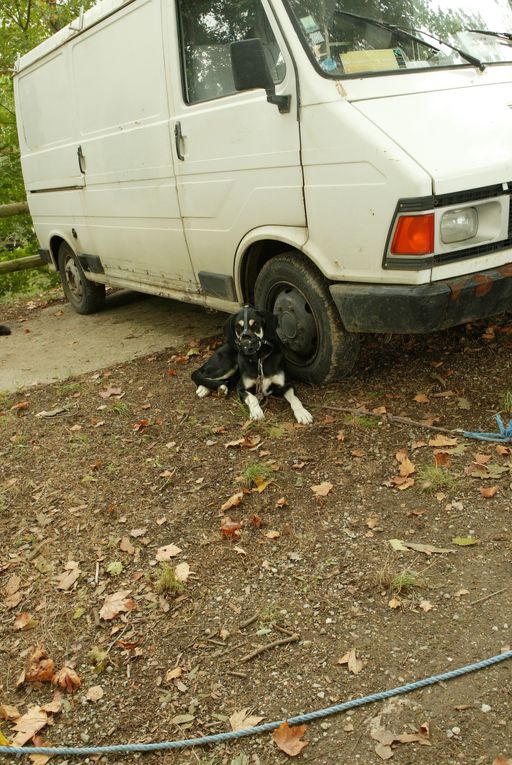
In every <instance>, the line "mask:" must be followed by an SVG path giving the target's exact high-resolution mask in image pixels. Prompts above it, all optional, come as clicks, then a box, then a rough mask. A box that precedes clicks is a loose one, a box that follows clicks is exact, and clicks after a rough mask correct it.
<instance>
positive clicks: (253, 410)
mask: <svg viewBox="0 0 512 765" xmlns="http://www.w3.org/2000/svg"><path fill="white" fill-rule="evenodd" d="M249 414H250V417H251V420H264V419H265V415H264V414H263V409H262V408H261V406H260V405H259V404H253V405H252V406H250V407H249Z"/></svg>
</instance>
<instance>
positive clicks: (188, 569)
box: [0, 306, 512, 765]
mask: <svg viewBox="0 0 512 765" xmlns="http://www.w3.org/2000/svg"><path fill="white" fill-rule="evenodd" d="M23 310H24V309H23V306H17V307H16V315H17V316H18V318H20V317H22V316H23ZM0 342H1V343H13V342H14V343H15V342H16V337H15V336H11V337H8V338H0ZM214 342H215V341H214V339H212V338H208V337H202V336H198V337H197V338H196V340H195V342H193V343H187V345H186V346H176V347H169V348H167V349H166V350H165V351H159V352H156V353H152V354H151V355H149V356H146V357H143V358H137V359H135V360H133V361H131V362H128V363H123V364H119V365H110V366H109V367H108V368H106V369H103V370H101V371H97V372H95V373H87V374H85V375H82V376H80V377H76V378H72V379H69V380H66V381H65V382H56V383H53V384H46V385H42V386H39V387H35V388H31V389H29V390H26V391H25V392H23V391H19V392H17V393H11V394H5V395H4V396H3V397H2V399H1V401H0V460H1V463H0V539H1V540H2V555H1V557H0V654H1V656H0V661H1V667H2V671H1V673H0V705H4V706H3V707H2V706H0V717H1V716H3V717H7V718H11V720H9V719H6V720H4V721H2V720H0V730H1V732H2V734H3V735H4V736H5V737H6V738H7V740H8V741H12V740H13V739H14V737H15V735H16V731H15V728H14V723H15V721H16V719H18V720H19V719H20V717H21V719H23V717H24V715H25V714H26V713H27V711H28V710H29V709H30V708H31V707H36V708H37V709H38V713H39V715H42V721H43V724H44V722H45V721H46V723H47V724H46V725H45V727H42V729H41V731H40V736H41V739H36V740H37V741H40V740H43V741H44V742H47V743H48V744H50V745H54V746H55V745H70V746H71V745H72V746H83V745H84V744H87V745H102V744H112V743H126V742H152V741H165V740H175V739H180V738H191V737H195V736H199V735H205V734H210V733H215V732H221V731H226V730H230V729H231V727H232V724H233V725H234V724H235V721H234V719H233V718H232V715H233V714H234V713H244V712H245V713H246V714H248V715H251V716H255V717H257V718H263V721H264V722H271V721H273V720H279V719H284V718H287V717H291V716H294V715H297V714H300V713H302V712H306V711H311V710H315V709H321V708H324V707H328V706H330V705H332V704H336V703H339V702H342V701H346V700H348V699H351V698H356V697H359V696H364V695H367V694H370V693H374V692H377V691H381V690H385V689H388V688H392V687H395V686H398V685H401V684H403V683H408V682H412V681H414V680H417V679H420V678H424V677H428V676H430V675H433V674H438V673H441V672H444V671H447V670H449V669H453V668H456V667H460V666H463V665H466V664H469V663H472V662H475V661H478V660H480V659H483V658H487V657H490V656H494V655H497V654H499V653H500V652H501V651H503V650H510V644H511V642H512V640H511V626H512V608H511V602H512V598H511V585H512V580H511V558H512V555H511V551H512V535H511V528H512V483H511V482H512V475H511V472H512V444H511V445H509V446H506V445H502V444H496V443H484V442H479V441H475V440H470V439H467V438H464V437H462V436H461V435H460V434H455V435H454V434H450V433H446V434H443V433H441V432H440V431H436V430H433V429H431V428H432V427H440V428H446V429H447V430H451V429H458V428H460V429H464V430H472V431H474V430H479V431H480V430H485V431H496V429H497V426H496V422H495V414H496V413H498V412H501V413H502V416H503V419H504V420H505V421H506V423H508V421H509V419H510V417H511V416H512V414H511V412H510V409H511V408H512V383H511V380H512V356H511V349H512V319H511V317H510V316H509V317H502V318H501V319H498V320H496V321H493V322H490V323H485V324H475V325H468V326H467V327H463V328H459V329H455V330H451V331H448V332H444V333H439V334H437V335H434V336H430V337H428V338H411V337H403V338H399V337H395V338H392V339H391V340H389V341H388V342H384V341H383V340H382V339H379V338H374V337H370V338H368V339H367V341H366V343H365V346H364V348H363V352H362V354H361V358H360V362H359V365H358V368H357V370H356V372H355V373H354V375H353V376H352V377H351V378H350V379H348V380H345V381H343V382H341V383H338V384H331V385H325V386H317V387H307V386H304V385H302V386H299V388H298V392H299V395H300V398H301V400H302V401H303V403H304V405H305V406H306V407H307V408H308V409H309V410H310V411H311V412H312V413H313V415H314V423H313V424H312V425H311V426H299V425H296V424H294V422H293V418H292V416H291V411H290V409H289V408H288V406H287V405H286V403H285V402H283V401H279V400H276V399H273V400H271V401H269V402H268V403H267V406H266V409H265V413H266V419H265V420H263V421H261V422H258V423H256V424H255V423H249V422H248V421H247V414H246V412H245V411H244V409H243V408H242V407H241V405H240V404H239V403H238V402H237V401H236V399H235V397H233V396H231V397H230V398H228V399H227V400H224V399H219V398H215V397H210V398H208V399H203V400H199V399H197V397H196V396H195V395H194V386H193V384H192V383H191V381H190V372H191V371H192V369H193V368H195V366H196V365H197V364H199V362H200V361H201V359H202V358H204V357H205V355H206V354H207V353H209V350H210V348H211V347H212V346H213V345H214ZM198 352H199V355H197V353H198ZM347 410H350V411H347ZM368 412H369V414H368ZM393 416H394V417H401V418H405V419H406V420H409V421H411V422H407V421H406V422H403V421H400V420H394V419H393ZM431 442H433V443H431ZM225 503H228V505H229V504H230V503H231V504H232V505H233V506H232V507H231V508H229V507H226V508H225V509H222V508H223V505H225ZM237 503H238V504H237ZM226 517H229V519H230V521H228V520H226ZM391 540H395V541H394V542H393V544H391V542H390V541H391ZM396 540H400V541H401V543H402V544H400V543H399V542H397V541H396ZM454 540H455V541H454ZM410 543H412V544H415V545H418V544H419V545H426V546H427V547H424V548H421V547H420V548H416V549H415V548H410V547H407V546H406V545H407V544H410ZM396 548H399V549H396ZM432 548H434V549H432ZM113 595H116V597H115V598H112V597H109V596H113ZM277 641H280V642H279V643H277ZM274 643H277V644H275V645H272V644H274ZM35 647H39V648H40V649H41V650H40V652H39V654H36V655H34V649H35ZM258 648H264V649H265V650H263V651H262V652H260V653H258V654H257V655H255V650H256V649H258ZM43 650H44V651H45V652H46V653H42V651H43ZM50 659H51V660H52V661H53V663H54V665H53V667H52V665H51V664H49V663H48V662H49V661H50ZM63 665H64V666H67V669H64V671H61V668H62V667H63ZM45 670H46V675H45ZM23 672H24V675H23ZM511 673H512V662H510V661H506V662H503V663H501V664H499V665H497V666H495V667H493V668H490V669H486V670H483V671H480V672H477V673H472V674H469V675H466V676H464V677H463V678H459V679H456V680H451V681H449V682H446V683H443V684H440V685H436V686H433V687H430V688H426V689H423V690H418V691H414V692H412V693H410V694H408V695H406V696H402V697H399V698H396V699H392V700H389V701H387V702H377V703H373V704H371V705H367V706H363V707H361V708H359V709H356V710H353V711H351V712H347V713H344V714H337V715H333V716H330V717H327V718H325V719H324V720H323V721H319V722H315V723H311V724H309V725H308V726H307V728H306V730H305V733H304V736H303V739H302V740H305V741H308V742H309V743H308V745H307V746H306V747H305V748H304V749H303V750H302V752H301V753H300V754H298V755H297V756H296V758H295V759H296V761H297V762H304V763H306V762H314V763H315V765H322V764H324V765H331V764H334V763H343V764H345V763H346V764H349V763H350V764H352V763H359V764H360V765H371V764H373V763H379V762H381V761H382V760H383V759H389V758H390V757H392V758H393V760H394V762H396V763H397V764H398V763H399V764H400V765H409V764H412V763H415V765H417V763H422V764H423V763H424V765H434V763H435V764H436V765H439V764H441V765H454V764H455V763H461V764H465V765H484V764H485V765H487V764H488V765H492V763H493V761H494V760H495V758H497V757H499V756H502V757H503V758H511V757H512V743H511V734H510V731H511V729H512V727H511V726H512V691H511V688H512V684H511ZM45 677H46V678H47V679H50V678H52V677H53V679H54V682H56V683H57V687H58V682H59V681H60V682H61V683H62V685H64V686H65V688H66V687H67V690H66V689H65V690H63V691H62V694H63V695H62V698H59V697H57V699H56V700H55V702H54V704H53V705H52V706H50V707H48V708H47V710H44V709H42V708H43V707H44V706H46V705H48V704H49V703H50V702H52V699H54V692H55V686H54V685H52V684H51V682H43V680H44V678H45ZM78 683H80V686H79V687H77V686H78ZM73 690H74V692H72V691H73ZM5 705H8V706H5ZM12 706H14V707H16V708H17V712H15V711H13V710H12V709H11V708H10V707H12ZM49 710H51V711H49ZM32 714H33V713H32ZM16 715H19V716H20V717H18V718H16ZM45 716H46V717H45ZM243 717H244V715H243V714H242V718H243ZM230 718H231V721H230ZM17 727H18V728H20V727H23V725H20V724H19V723H18V726H17ZM403 734H408V735H406V736H405V738H404V737H403ZM18 735H19V736H22V734H21V733H19V734H18ZM400 736H402V741H400V738H399V737H400ZM17 740H18V741H20V738H18V739H17ZM27 743H30V740H29V741H28V742H27ZM0 757H1V756H0ZM135 758H140V756H133V755H123V756H110V757H109V758H108V759H107V758H102V759H101V760H99V761H100V762H105V763H106V762H109V763H126V762H131V761H132V760H133V759H135ZM140 759H142V760H143V761H144V762H145V763H148V765H152V764H153V763H157V762H158V763H167V764H168V765H177V764H178V763H179V765H188V763H200V764H201V765H221V764H222V765H258V763H259V764H260V765H272V764H273V763H276V764H277V765H279V763H284V762H286V761H288V760H289V759H290V757H289V756H288V755H287V754H285V753H283V752H282V751H281V750H280V749H279V748H278V746H277V745H276V743H275V742H274V741H273V739H272V736H271V734H263V735H258V736H254V737H250V738H245V739H241V740H239V741H238V742H235V743H229V744H222V745H217V746H212V747H208V748H205V749H185V750H183V751H179V752H177V753H173V752H165V753H162V754H150V755H144V756H143V757H142V758H140ZM3 761H4V762H6V761H8V760H7V759H6V758H4V760H3ZM57 761H58V762H59V763H61V762H65V761H66V762H68V763H72V762H76V761H78V760H76V759H75V758H68V759H67V760H64V759H63V758H60V759H59V758H55V759H54V760H52V761H51V762H57ZM83 761H84V760H82V762H83ZM96 761H98V760H97V759H94V758H92V757H90V758H88V759H86V760H85V762H96Z"/></svg>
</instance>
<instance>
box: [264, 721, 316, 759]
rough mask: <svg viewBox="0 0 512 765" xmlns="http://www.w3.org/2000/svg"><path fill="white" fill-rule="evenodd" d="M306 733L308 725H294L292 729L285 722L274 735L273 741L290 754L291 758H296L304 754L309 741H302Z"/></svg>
mask: <svg viewBox="0 0 512 765" xmlns="http://www.w3.org/2000/svg"><path fill="white" fill-rule="evenodd" d="M305 732H306V725H294V726H293V727H290V726H289V725H288V723H287V722H286V721H285V722H284V723H281V725H280V726H279V728H276V730H275V731H274V732H273V733H272V739H273V740H274V743H275V744H277V746H278V747H279V749H281V751H283V752H286V754H289V755H290V757H296V756H297V755H298V754H300V753H301V752H302V750H303V749H304V747H305V746H307V745H308V744H309V741H300V740H299V739H301V738H302V736H303V735H304V733H305Z"/></svg>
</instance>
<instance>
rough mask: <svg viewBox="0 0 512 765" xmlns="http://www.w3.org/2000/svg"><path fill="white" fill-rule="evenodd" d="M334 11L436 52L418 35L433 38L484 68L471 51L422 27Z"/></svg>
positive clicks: (482, 63) (435, 47) (479, 67)
mask: <svg viewBox="0 0 512 765" xmlns="http://www.w3.org/2000/svg"><path fill="white" fill-rule="evenodd" d="M334 13H335V14H336V15H339V16H348V17H349V18H352V19H357V20H358V21H367V22H368V23H369V24H373V25H374V26H376V27H381V29H387V30H388V31H390V32H399V33H400V34H403V35H405V37H408V38H409V40H414V41H415V42H418V43H420V45H426V46H427V47H428V48H432V50H435V51H436V52H437V53H439V48H438V47H437V46H436V45H432V44H431V43H429V42H427V41H426V40H423V39H422V38H421V37H419V36H418V34H420V35H426V36H427V37H431V38H432V40H435V41H436V42H437V43H439V44H440V45H446V46H447V47H448V48H451V49H452V50H454V51H455V53H458V54H459V56H460V57H461V58H464V59H466V61H468V62H469V63H470V64H473V66H476V67H478V69H480V71H481V72H483V71H484V69H485V64H484V62H483V61H480V59H479V58H477V57H476V56H473V55H472V54H471V53H467V52H466V51H463V50H461V49H460V48H456V47H455V45H452V44H451V43H448V42H445V41H444V40H440V39H439V37H436V36H435V35H432V34H430V32H424V31H423V29H415V28H414V27H402V26H400V25H399V24H388V23H386V22H385V21H379V20H378V19H372V18H371V17H370V16H361V15H360V14H359V13H350V12H349V11H340V10H339V8H336V9H335V11H334Z"/></svg>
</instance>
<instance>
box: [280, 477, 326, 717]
mask: <svg viewBox="0 0 512 765" xmlns="http://www.w3.org/2000/svg"><path fill="white" fill-rule="evenodd" d="M310 488H311V491H312V492H313V494H314V495H315V497H326V496H327V495H328V494H329V492H330V491H331V489H332V488H333V485H332V483H330V481H323V482H322V483H319V484H318V485H317V486H311V487H310ZM278 730H279V728H278Z"/></svg>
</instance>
